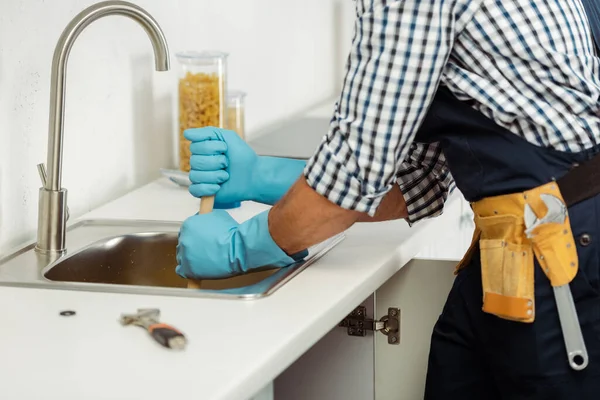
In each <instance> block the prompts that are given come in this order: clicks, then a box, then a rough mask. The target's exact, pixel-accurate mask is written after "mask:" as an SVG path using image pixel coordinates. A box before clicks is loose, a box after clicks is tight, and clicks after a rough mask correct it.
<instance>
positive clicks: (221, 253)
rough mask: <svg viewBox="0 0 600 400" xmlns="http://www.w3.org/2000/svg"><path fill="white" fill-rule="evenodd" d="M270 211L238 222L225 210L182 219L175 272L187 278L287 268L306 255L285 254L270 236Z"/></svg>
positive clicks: (224, 276) (217, 277)
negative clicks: (261, 268)
mask: <svg viewBox="0 0 600 400" xmlns="http://www.w3.org/2000/svg"><path fill="white" fill-rule="evenodd" d="M268 217H269V211H268V210H267V211H263V212H262V213H260V214H258V215H256V216H254V217H253V218H250V219H249V220H247V221H245V222H244V223H242V224H238V222H237V221H236V220H234V219H233V218H232V217H231V216H230V215H229V214H228V213H227V211H224V210H214V211H213V212H212V213H209V214H196V215H194V216H192V217H189V218H188V219H186V220H185V221H184V222H183V225H182V226H181V230H180V232H179V243H178V244H177V264H178V265H177V268H176V269H175V272H177V274H178V275H179V276H181V277H183V278H186V279H220V278H228V277H232V276H235V275H240V274H243V273H247V272H250V271H252V270H253V269H255V268H258V267H264V266H273V267H279V268H282V267H286V266H289V265H291V264H294V263H295V262H297V261H299V260H301V259H303V258H304V257H306V256H307V255H308V252H307V251H302V252H300V253H298V254H296V255H294V256H293V257H290V256H288V255H287V254H286V253H285V252H284V251H283V250H281V248H279V246H277V244H276V243H275V242H274V241H273V239H272V238H271V234H270V233H269V224H268Z"/></svg>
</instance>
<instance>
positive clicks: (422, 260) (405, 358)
mask: <svg viewBox="0 0 600 400" xmlns="http://www.w3.org/2000/svg"><path fill="white" fill-rule="evenodd" d="M445 212H447V213H451V214H452V218H451V219H453V220H455V225H456V229H450V231H448V232H444V234H443V235H441V236H443V237H442V238H441V239H438V242H437V243H432V244H431V246H429V247H428V248H427V249H424V250H423V251H422V252H421V253H420V254H419V258H415V259H413V260H412V261H411V262H409V263H408V264H407V265H405V266H404V267H403V268H401V269H400V270H399V271H398V272H397V273H396V274H395V275H394V276H392V277H391V278H390V279H389V280H388V281H387V282H386V283H384V284H383V285H382V286H381V287H380V288H379V289H378V290H377V291H376V292H375V293H374V294H373V295H371V296H370V297H369V298H368V299H366V300H365V301H364V302H363V303H362V306H364V307H365V311H366V317H367V318H370V319H374V320H379V319H381V318H382V317H383V316H385V315H387V314H388V308H390V307H393V308H398V309H399V332H398V341H397V344H389V343H388V336H386V335H384V334H383V333H381V332H375V333H374V332H372V331H368V332H366V336H364V337H355V336H349V335H348V333H347V331H346V329H345V328H342V327H332V330H331V331H330V332H329V333H328V334H327V335H325V336H324V337H323V338H322V339H321V340H320V341H319V342H318V343H316V344H315V345H314V346H313V347H312V348H311V349H310V350H309V351H308V352H306V353H305V354H304V355H303V356H302V357H300V358H299V359H298V360H297V361H296V362H295V363H294V364H292V365H291V366H290V367H289V368H288V369H287V370H286V371H284V372H283V373H282V374H281V375H280V376H279V377H278V378H277V379H276V380H275V384H274V387H275V400H420V399H422V398H423V390H424V384H425V376H426V368H427V359H428V356H429V344H430V338H431V332H432V329H433V325H434V324H435V322H436V320H437V318H438V316H439V315H440V313H441V311H442V308H443V305H444V303H445V301H446V297H447V295H448V293H449V291H450V288H451V286H452V283H453V281H454V269H455V267H456V264H457V262H458V260H460V259H461V258H462V256H463V254H464V252H465V251H466V249H467V248H468V246H469V244H470V242H471V236H472V233H473V224H472V222H471V220H472V217H471V215H472V214H471V210H470V207H469V205H468V203H467V202H466V201H464V199H462V201H460V202H453V203H452V204H451V205H450V207H449V208H448V209H447V210H446V211H445ZM450 225H451V226H453V224H450ZM446 226H448V225H446ZM357 306H358V304H357Z"/></svg>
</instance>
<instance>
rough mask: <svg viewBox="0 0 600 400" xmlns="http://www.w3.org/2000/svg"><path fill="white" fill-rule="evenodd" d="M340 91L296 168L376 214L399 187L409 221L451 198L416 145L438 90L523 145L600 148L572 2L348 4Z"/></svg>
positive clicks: (589, 50)
mask: <svg viewBox="0 0 600 400" xmlns="http://www.w3.org/2000/svg"><path fill="white" fill-rule="evenodd" d="M356 14H357V19H356V23H355V30H354V37H353V40H352V47H351V51H350V55H349V57H348V61H347V64H346V76H345V79H344V84H343V90H342V93H341V95H340V97H339V99H338V101H337V103H336V105H335V110H334V114H333V117H332V119H331V125H330V128H329V131H328V133H327V134H326V135H325V137H324V138H323V141H322V143H321V145H320V147H319V148H318V150H317V152H316V153H315V154H314V156H313V157H312V158H311V159H310V160H309V162H308V163H307V166H306V169H305V176H306V178H307V181H308V184H309V185H310V186H311V187H312V188H313V189H315V190H316V191H317V192H318V193H320V194H322V195H323V196H325V197H326V198H328V199H329V200H330V201H332V202H334V203H336V204H338V205H340V206H341V207H344V208H347V209H352V210H357V211H362V212H367V213H368V214H369V215H373V214H374V213H375V211H376V209H377V207H378V205H379V203H380V202H381V200H382V198H383V196H384V195H385V194H386V193H387V192H388V191H389V190H390V189H391V188H392V187H393V185H394V184H398V185H399V186H400V189H401V190H402V192H403V195H404V197H405V200H406V203H407V206H408V213H409V216H408V218H407V221H408V222H409V223H411V224H412V223H414V222H415V221H418V220H420V219H423V218H428V217H433V216H436V215H439V214H441V212H442V210H443V207H444V202H445V200H446V198H447V197H448V194H449V192H450V191H451V190H452V189H453V188H454V181H453V178H452V176H451V174H450V172H449V171H448V168H447V166H446V162H445V159H444V155H443V154H442V152H441V150H440V148H439V145H438V144H437V143H434V144H430V145H424V144H421V143H416V142H413V139H414V136H415V134H416V132H417V130H418V129H419V127H420V124H421V122H422V121H423V118H424V117H425V115H426V113H427V109H428V107H429V105H430V103H431V101H432V98H433V97H434V95H435V93H436V90H437V88H438V85H440V84H442V85H445V86H447V87H448V88H449V89H450V90H451V91H452V92H453V93H454V94H455V95H456V96H457V97H458V98H459V99H463V100H471V101H472V102H473V104H474V106H473V107H475V108H476V109H477V110H479V111H480V112H482V113H483V114H484V115H486V116H487V117H489V118H491V119H493V120H494V121H495V122H496V123H498V124H499V125H501V126H503V127H505V128H507V129H508V130H510V131H511V132H513V133H515V134H517V135H520V136H521V137H523V138H525V139H526V140H528V141H529V142H531V143H534V144H536V145H539V146H546V147H550V148H554V149H558V150H563V151H578V150H582V149H584V148H587V147H590V146H592V145H595V144H597V143H598V142H600V140H599V139H600V137H599V133H600V118H599V116H600V109H599V105H600V104H599V101H598V98H599V95H600V82H599V77H600V66H599V59H598V58H596V56H595V47H594V42H593V39H592V36H591V32H590V30H589V26H588V22H587V18H586V16H585V11H584V8H583V6H582V4H581V2H580V0H546V1H538V0H397V1H392V0H387V1H386V0H356Z"/></svg>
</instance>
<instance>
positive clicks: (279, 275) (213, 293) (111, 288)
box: [0, 218, 345, 300]
mask: <svg viewBox="0 0 600 400" xmlns="http://www.w3.org/2000/svg"><path fill="white" fill-rule="evenodd" d="M181 224H182V222H181V221H164V220H148V219H109V218H93V219H80V220H77V221H74V222H73V223H71V224H69V225H68V226H67V229H66V232H67V235H68V234H69V233H70V232H72V231H73V230H75V229H77V228H80V227H85V226H90V225H91V226H93V225H103V226H115V227H116V228H126V227H131V228H132V229H136V228H143V227H144V226H152V227H153V228H152V229H150V231H152V232H155V233H162V232H165V233H168V232H173V230H168V229H166V228H167V227H171V228H172V227H173V226H181ZM160 226H164V227H165V230H159V227H160ZM123 235H125V234H115V235H110V236H109V235H105V236H102V237H100V238H96V239H94V240H91V241H90V242H89V243H87V244H86V245H83V246H81V247H76V248H75V249H74V250H73V251H72V252H70V251H69V245H68V242H67V253H66V254H64V255H62V256H60V257H59V258H58V259H56V260H54V261H52V262H49V263H48V264H46V265H45V266H44V267H43V268H41V269H40V271H39V277H38V278H37V279H24V280H22V281H5V280H3V278H2V277H1V274H0V287H19V288H37V289H51V290H71V291H83V292H102V293H117V294H138V295H156V296H175V297H188V298H207V299H229V300H231V299H238V300H255V299H261V298H265V297H268V296H270V295H271V294H273V293H275V292H276V291H277V290H279V289H280V288H281V287H283V286H284V285H285V284H286V283H288V282H289V281H290V280H291V279H293V278H294V277H295V276H297V275H298V274H299V273H300V272H302V271H304V270H305V269H306V268H307V267H309V266H310V265H312V264H314V263H315V262H316V261H318V260H319V259H321V258H322V257H323V256H324V255H325V254H326V253H328V252H329V251H330V250H331V249H332V248H334V247H335V246H337V245H338V244H339V243H340V242H342V241H343V240H344V239H345V234H344V233H341V234H339V235H336V236H334V237H333V238H331V239H329V240H328V241H325V242H323V243H322V244H320V245H319V246H317V247H316V250H315V252H314V254H312V255H310V256H309V257H308V258H307V259H306V260H304V261H302V262H298V263H296V264H293V265H291V266H288V267H286V268H281V269H280V270H279V271H277V272H275V273H274V274H273V275H271V276H269V277H267V278H265V279H263V280H262V281H260V282H258V283H256V284H253V285H250V286H245V287H241V288H233V289H224V290H208V289H187V288H171V287H156V286H154V287H153V286H142V285H119V284H104V283H86V282H65V281H52V280H49V279H47V278H45V276H44V274H45V273H46V272H47V271H49V270H50V269H51V268H53V267H55V266H56V265H58V264H59V263H60V262H61V261H64V259H65V258H66V257H71V256H73V254H76V253H78V252H80V251H83V250H84V249H85V248H87V247H90V246H93V244H94V243H96V242H97V241H99V240H106V239H107V238H109V237H119V236H123ZM67 240H68V237H67ZM29 251H31V252H34V251H35V241H30V242H27V243H25V244H23V245H21V246H17V247H15V248H13V249H12V250H10V251H9V252H8V253H7V254H6V255H5V256H2V257H0V271H1V269H2V266H3V265H4V264H6V263H8V262H9V261H10V260H12V259H14V258H16V257H18V256H20V255H23V254H25V253H27V252H29ZM265 281H267V283H268V284H266V285H265V284H263V282H265ZM261 284H263V285H262V286H264V287H261Z"/></svg>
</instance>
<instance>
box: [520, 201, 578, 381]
mask: <svg viewBox="0 0 600 400" xmlns="http://www.w3.org/2000/svg"><path fill="white" fill-rule="evenodd" d="M540 197H541V198H542V200H543V201H544V204H546V207H547V208H548V212H547V213H546V215H545V216H544V217H542V218H538V217H537V216H536V215H535V213H534V212H533V210H532V209H531V207H530V206H529V204H525V215H524V219H525V234H526V235H527V237H528V238H530V239H531V238H532V237H533V233H532V232H533V230H534V229H535V228H536V227H538V226H539V225H542V224H547V223H560V224H562V223H564V222H565V220H566V218H567V207H566V206H565V204H564V203H563V202H562V201H561V200H560V199H559V198H558V197H556V196H552V195H549V194H541V195H540ZM553 289H554V299H555V301H556V307H557V309H558V318H559V320H560V326H561V330H562V334H563V339H564V341H565V347H566V349H567V358H568V360H569V365H570V366H571V368H572V369H574V370H577V371H580V370H582V369H584V368H585V367H587V365H588V361H589V360H588V353H587V349H586V347H585V341H584V340H583V334H582V333H581V325H580V324H579V318H578V317H577V309H576V308H575V302H574V301H573V294H572V293H571V288H570V287H569V284H568V283H567V284H565V285H562V286H553Z"/></svg>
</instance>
